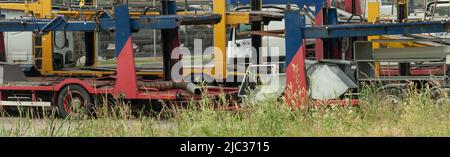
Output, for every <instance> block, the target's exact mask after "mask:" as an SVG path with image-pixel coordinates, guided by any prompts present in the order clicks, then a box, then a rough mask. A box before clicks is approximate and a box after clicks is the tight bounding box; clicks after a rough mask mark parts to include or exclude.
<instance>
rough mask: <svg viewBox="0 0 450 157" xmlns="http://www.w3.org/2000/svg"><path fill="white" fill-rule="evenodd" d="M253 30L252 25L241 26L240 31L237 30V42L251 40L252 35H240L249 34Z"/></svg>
mask: <svg viewBox="0 0 450 157" xmlns="http://www.w3.org/2000/svg"><path fill="white" fill-rule="evenodd" d="M251 30H252V26H251V25H248V24H247V25H239V27H238V29H237V32H236V33H237V35H236V40H240V39H250V38H251V35H239V33H240V32H248V31H251Z"/></svg>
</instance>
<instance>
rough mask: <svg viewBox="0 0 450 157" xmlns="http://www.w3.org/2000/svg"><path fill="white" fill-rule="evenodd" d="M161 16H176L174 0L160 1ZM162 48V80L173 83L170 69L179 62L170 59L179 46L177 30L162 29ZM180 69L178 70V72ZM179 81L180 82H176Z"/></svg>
mask: <svg viewBox="0 0 450 157" xmlns="http://www.w3.org/2000/svg"><path fill="white" fill-rule="evenodd" d="M161 5H162V10H161V14H162V15H176V14H177V5H176V2H175V0H163V1H161ZM161 39H162V48H163V69H164V80H166V81H174V80H173V79H174V78H172V68H173V66H174V65H175V64H176V63H177V62H178V61H179V59H172V53H176V52H173V51H174V50H175V48H177V47H179V46H180V40H179V35H178V28H175V29H163V30H161ZM181 71H182V69H180V72H181ZM178 81H181V80H178Z"/></svg>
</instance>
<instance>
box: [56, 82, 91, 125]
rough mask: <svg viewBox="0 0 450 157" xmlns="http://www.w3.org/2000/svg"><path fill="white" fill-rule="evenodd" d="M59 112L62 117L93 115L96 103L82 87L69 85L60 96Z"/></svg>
mask: <svg viewBox="0 0 450 157" xmlns="http://www.w3.org/2000/svg"><path fill="white" fill-rule="evenodd" d="M57 105H58V111H59V114H60V116H61V117H68V116H71V115H74V116H83V115H92V114H93V113H94V107H95V105H94V101H93V99H92V97H91V95H90V94H89V93H88V92H87V91H86V90H85V89H84V88H83V87H81V86H78V85H69V86H67V87H64V88H63V90H61V92H60V93H59V94H58V102H57Z"/></svg>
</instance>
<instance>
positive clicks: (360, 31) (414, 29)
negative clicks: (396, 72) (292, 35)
mask: <svg viewBox="0 0 450 157" xmlns="http://www.w3.org/2000/svg"><path fill="white" fill-rule="evenodd" d="M449 27H450V22H447V21H444V22H415V23H390V24H351V25H328V26H321V27H305V28H303V39H317V38H341V37H363V36H373V35H398V34H419V33H437V32H447V31H448V28H449ZM299 38H302V37H299ZM296 40H297V39H296Z"/></svg>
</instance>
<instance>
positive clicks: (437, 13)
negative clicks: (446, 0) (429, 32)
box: [434, 5, 449, 16]
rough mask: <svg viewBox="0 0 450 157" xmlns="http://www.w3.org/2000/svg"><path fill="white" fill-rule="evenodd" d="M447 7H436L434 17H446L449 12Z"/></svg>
mask: <svg viewBox="0 0 450 157" xmlns="http://www.w3.org/2000/svg"><path fill="white" fill-rule="evenodd" d="M448 8H449V6H448V5H442V6H437V7H436V10H435V14H434V16H447V15H448V11H449V9H448Z"/></svg>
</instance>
